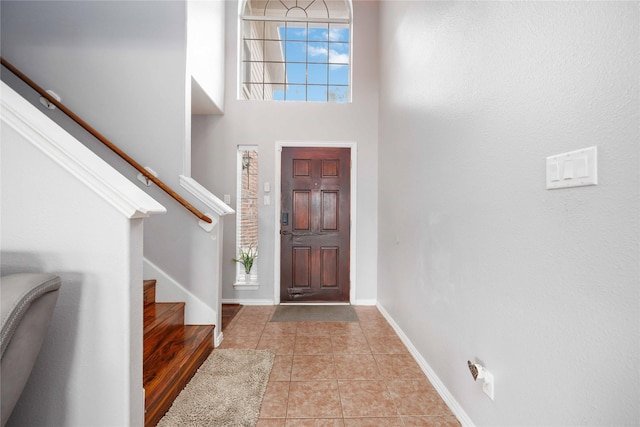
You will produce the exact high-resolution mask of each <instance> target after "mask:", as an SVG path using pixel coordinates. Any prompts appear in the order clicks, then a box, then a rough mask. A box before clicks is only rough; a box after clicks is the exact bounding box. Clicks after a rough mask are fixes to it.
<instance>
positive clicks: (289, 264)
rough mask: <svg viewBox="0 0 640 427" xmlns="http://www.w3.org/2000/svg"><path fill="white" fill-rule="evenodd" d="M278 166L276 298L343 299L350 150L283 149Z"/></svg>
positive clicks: (345, 291) (346, 277) (346, 293)
mask: <svg viewBox="0 0 640 427" xmlns="http://www.w3.org/2000/svg"><path fill="white" fill-rule="evenodd" d="M281 164H282V179H281V182H282V192H281V195H282V200H281V206H282V212H281V216H280V218H282V222H281V225H280V227H281V229H280V234H281V237H280V244H281V254H280V280H281V283H280V300H281V301H282V302H292V301H314V302H348V301H349V290H350V283H349V277H350V274H349V266H350V264H349V262H350V261H349V258H350V254H349V225H350V174H351V150H350V149H349V148H297V147H285V148H283V149H282V163H281ZM285 218H286V219H288V218H291V221H285Z"/></svg>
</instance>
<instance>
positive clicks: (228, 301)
mask: <svg viewBox="0 0 640 427" xmlns="http://www.w3.org/2000/svg"><path fill="white" fill-rule="evenodd" d="M222 304H241V305H275V303H274V302H273V300H272V299H242V298H235V299H222Z"/></svg>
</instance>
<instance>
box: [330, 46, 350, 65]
mask: <svg viewBox="0 0 640 427" xmlns="http://www.w3.org/2000/svg"><path fill="white" fill-rule="evenodd" d="M329 62H330V63H334V64H335V63H342V64H348V63H349V54H348V53H338V52H337V51H335V50H333V49H331V50H330V51H329Z"/></svg>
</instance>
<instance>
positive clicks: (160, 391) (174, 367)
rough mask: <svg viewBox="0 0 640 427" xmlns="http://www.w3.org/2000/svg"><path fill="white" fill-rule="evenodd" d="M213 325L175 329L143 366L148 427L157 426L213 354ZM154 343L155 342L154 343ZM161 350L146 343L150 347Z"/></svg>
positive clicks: (149, 342)
mask: <svg viewBox="0 0 640 427" xmlns="http://www.w3.org/2000/svg"><path fill="white" fill-rule="evenodd" d="M214 328H215V327H214V326H213V325H184V326H181V327H179V326H176V327H175V328H173V329H172V331H171V332H170V333H169V334H167V335H165V336H164V337H163V338H162V341H163V342H164V343H165V344H163V345H160V347H164V351H153V352H151V353H150V356H149V357H147V358H146V359H147V360H145V362H144V381H143V384H144V389H145V396H146V397H145V412H146V415H145V426H155V425H156V424H157V423H158V421H159V420H160V418H162V416H163V415H164V414H165V413H166V411H167V410H168V409H169V407H170V406H171V404H172V403H173V400H174V399H175V398H176V396H177V395H178V394H179V393H180V391H182V389H183V388H184V387H185V386H186V384H187V383H188V382H189V380H190V379H191V377H192V376H193V374H195V372H196V371H197V370H198V368H199V367H200V365H201V364H202V362H204V361H205V360H206V358H207V357H208V356H209V354H210V353H211V351H212V350H213V330H214ZM154 341H155V340H154ZM148 345H149V346H152V347H154V348H157V347H159V346H158V344H157V343H154V342H151V340H150V339H145V343H144V346H145V354H146V353H147V346H148Z"/></svg>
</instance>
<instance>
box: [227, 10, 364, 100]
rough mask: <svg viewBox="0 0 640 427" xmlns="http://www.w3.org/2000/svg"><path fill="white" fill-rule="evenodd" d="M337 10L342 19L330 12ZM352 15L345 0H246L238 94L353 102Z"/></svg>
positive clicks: (241, 95) (256, 98)
mask: <svg viewBox="0 0 640 427" xmlns="http://www.w3.org/2000/svg"><path fill="white" fill-rule="evenodd" d="M276 3H277V4H276ZM316 3H317V4H316ZM314 5H315V6H314ZM305 8H306V9H305ZM334 9H335V10H336V11H337V12H336V13H337V15H338V18H334V17H333V16H332V12H333V11H334ZM256 11H257V12H256ZM258 12H259V14H258ZM278 13H279V14H280V15H278ZM310 13H312V14H313V16H311V15H310ZM304 14H307V16H303V18H294V17H293V16H296V17H298V16H302V15H304ZM283 15H284V16H283ZM275 16H279V18H280V19H276V18H275ZM345 16H346V17H347V18H345ZM348 16H349V10H348V6H347V4H346V2H344V1H321V0H306V1H304V2H303V1H301V0H298V1H296V0H291V1H284V0H283V1H279V2H274V1H267V2H264V1H255V0H253V1H248V2H247V4H246V7H245V15H243V17H242V32H241V34H242V45H243V49H242V50H241V52H242V58H241V67H242V68H241V73H240V74H239V75H240V76H241V77H240V86H241V91H240V97H241V98H242V99H250V100H282V101H294V100H296V101H318V102H349V101H350V97H351V90H350V86H351V82H350V78H351V64H350V63H351V25H350V20H349V19H348Z"/></svg>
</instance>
